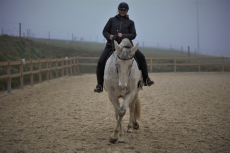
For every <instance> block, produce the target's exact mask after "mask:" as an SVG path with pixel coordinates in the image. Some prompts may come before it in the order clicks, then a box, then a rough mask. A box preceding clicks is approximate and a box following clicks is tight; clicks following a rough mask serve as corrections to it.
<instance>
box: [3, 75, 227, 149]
mask: <svg viewBox="0 0 230 153" xmlns="http://www.w3.org/2000/svg"><path fill="white" fill-rule="evenodd" d="M150 76H151V78H152V79H153V80H154V81H155V85H153V86H151V87H144V89H143V90H142V91H140V92H139V95H140V99H141V102H142V116H141V119H140V120H139V121H138V122H139V125H140V129H139V130H135V131H133V133H127V132H125V143H116V144H111V143H110V142H109V137H110V134H111V132H112V130H113V128H114V125H115V123H116V122H115V116H114V110H113V106H112V104H111V103H110V101H109V99H108V97H107V93H106V92H103V93H100V94H98V93H94V92H93V89H94V87H95V85H96V75H95V74H84V75H78V76H69V77H63V78H58V79H53V80H50V81H46V82H43V83H40V84H36V85H34V86H25V87H24V89H18V90H16V89H15V90H12V93H10V94H7V93H1V94H0V153H11V152H20V153H42V152H44V153H51V152H55V153H74V152H77V153H95V152H98V153H104V152H105V153H150V152H154V153H161V152H163V153H165V152H170V153H177V152H178V153H182V152H184V153H211V152H212V153H220V152H221V153H229V152H230V73H221V72H217V73H213V72H209V73H203V72H201V73H198V72H197V73H151V74H150ZM128 119H129V111H127V113H126V115H125V117H124V120H123V127H124V129H125V130H126V129H127V128H126V127H127V125H128Z"/></svg>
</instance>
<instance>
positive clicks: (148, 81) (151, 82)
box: [145, 78, 154, 86]
mask: <svg viewBox="0 0 230 153" xmlns="http://www.w3.org/2000/svg"><path fill="white" fill-rule="evenodd" d="M152 84H154V82H153V81H152V80H150V78H147V79H146V82H145V85H146V86H151V85H152Z"/></svg>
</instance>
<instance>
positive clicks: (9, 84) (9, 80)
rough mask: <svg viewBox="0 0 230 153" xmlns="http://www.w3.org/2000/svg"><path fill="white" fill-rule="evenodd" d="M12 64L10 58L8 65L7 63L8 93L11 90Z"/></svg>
mask: <svg viewBox="0 0 230 153" xmlns="http://www.w3.org/2000/svg"><path fill="white" fill-rule="evenodd" d="M10 74H11V65H10V60H8V65H7V76H8V77H7V90H8V93H10V92H11V76H10Z"/></svg>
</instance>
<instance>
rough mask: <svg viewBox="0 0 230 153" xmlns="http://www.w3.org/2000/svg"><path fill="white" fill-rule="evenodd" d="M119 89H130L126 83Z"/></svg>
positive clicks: (119, 86)
mask: <svg viewBox="0 0 230 153" xmlns="http://www.w3.org/2000/svg"><path fill="white" fill-rule="evenodd" d="M118 88H119V89H121V90H127V89H128V85H127V83H125V84H124V85H122V84H119V85H118Z"/></svg>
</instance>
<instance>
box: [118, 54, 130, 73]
mask: <svg viewBox="0 0 230 153" xmlns="http://www.w3.org/2000/svg"><path fill="white" fill-rule="evenodd" d="M117 58H119V59H120V60H123V61H126V60H132V59H133V58H134V55H133V56H132V57H130V58H121V57H119V56H118V55H117ZM133 61H134V60H132V64H131V66H130V67H132V65H133ZM116 68H117V65H116ZM117 74H118V68H117ZM130 74H131V71H130V72H129V76H130Z"/></svg>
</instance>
